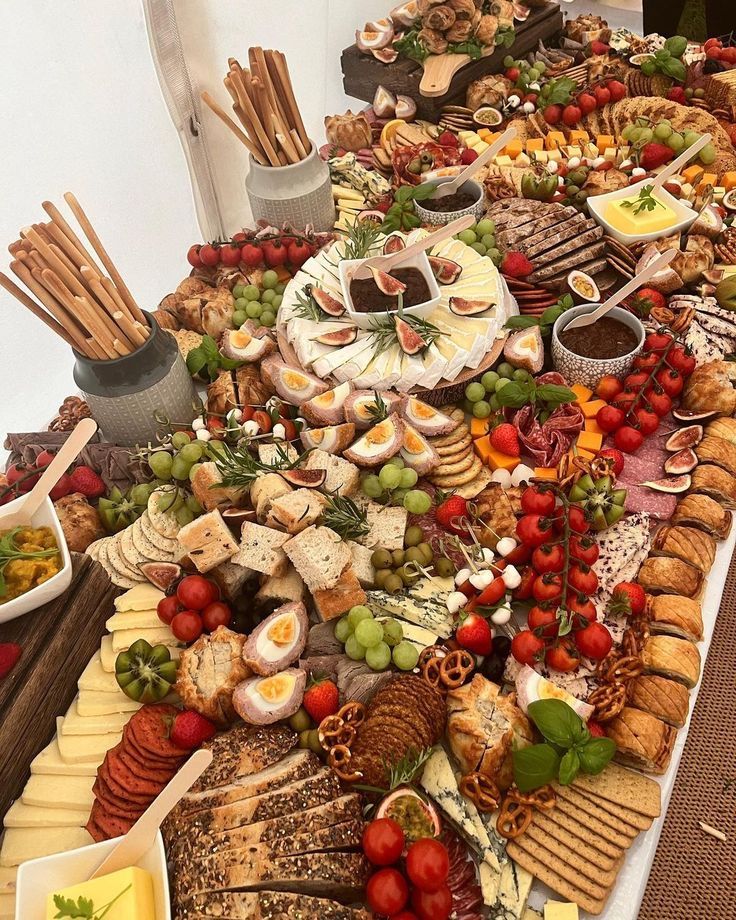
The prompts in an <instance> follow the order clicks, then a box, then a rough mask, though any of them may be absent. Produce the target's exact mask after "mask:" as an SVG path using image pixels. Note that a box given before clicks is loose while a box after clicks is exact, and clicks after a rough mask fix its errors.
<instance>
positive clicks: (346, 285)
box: [338, 252, 441, 329]
mask: <svg viewBox="0 0 736 920" xmlns="http://www.w3.org/2000/svg"><path fill="white" fill-rule="evenodd" d="M363 261H365V260H364V259H343V260H342V261H341V262H340V264H339V266H338V271H339V273H340V286H341V288H342V296H343V300H344V302H345V309H346V311H347V313H348V314H349V316H350V318H351V320H352V321H353V322H354V323H355V324H356V326H360V327H362V328H363V329H368V328H370V325H371V322H370V321H371V319H372V318H373V317H376V318H381V317H386V316H393V314H394V313H397V312H398V311H397V310H375V311H371V312H370V313H368V312H363V311H362V310H356V309H355V307H354V306H353V298H352V297H351V296H350V269H351V268H352V267H354V266H356V265H360V264H361V262H363ZM397 268H418V269H419V271H420V272H421V273H422V274H423V275H424V277H425V279H426V282H427V286H428V287H429V293H430V295H431V296H430V299H429V300H427V301H425V302H424V303H418V304H416V305H415V306H413V307H403V309H402V312H403V313H406V314H409V315H411V316H427V315H428V314H429V313H431V312H432V310H434V308H435V307H436V306H437V304H438V303H439V302H440V297H441V294H440V288H439V285H438V284H437V279H436V278H435V276H434V273H433V272H432V266H431V265H430V264H429V259H428V258H427V253H426V252H420V253H419V255H416V256H414V257H413V258H409V259H408V260H407V261H406V262H400V263H399V264H398V265H394V266H393V268H392V271H393V270H395V269H397Z"/></svg>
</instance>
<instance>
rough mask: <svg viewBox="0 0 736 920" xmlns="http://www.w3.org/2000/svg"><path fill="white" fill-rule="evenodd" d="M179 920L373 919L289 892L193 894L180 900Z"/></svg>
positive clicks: (355, 909) (362, 912)
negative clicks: (205, 919) (207, 919)
mask: <svg viewBox="0 0 736 920" xmlns="http://www.w3.org/2000/svg"><path fill="white" fill-rule="evenodd" d="M178 907H179V910H178V911H177V912H176V914H175V918H176V920H184V918H186V920H200V918H201V920H204V918H210V917H211V918H217V920H222V918H227V920H286V918H290V920H297V918H300V917H303V918H305V920H306V918H307V917H315V918H317V917H319V918H320V920H370V918H371V916H372V915H371V914H370V913H369V912H368V911H366V910H363V908H361V907H346V906H345V905H344V904H339V903H338V902H337V901H330V900H328V899H327V898H315V897H311V896H310V895H306V894H294V893H292V892H286V891H218V892H205V893H204V894H198V895H194V896H193V897H191V898H189V899H187V900H186V901H181V902H180V903H179V905H178Z"/></svg>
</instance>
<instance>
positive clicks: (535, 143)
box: [526, 137, 544, 153]
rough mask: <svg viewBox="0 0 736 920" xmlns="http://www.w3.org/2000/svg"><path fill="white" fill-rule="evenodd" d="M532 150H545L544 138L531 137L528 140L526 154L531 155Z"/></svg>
mask: <svg viewBox="0 0 736 920" xmlns="http://www.w3.org/2000/svg"><path fill="white" fill-rule="evenodd" d="M532 150H544V138H543V137H530V138H528V139H527V142H526V152H527V153H531V151H532Z"/></svg>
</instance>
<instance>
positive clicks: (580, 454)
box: [570, 448, 595, 460]
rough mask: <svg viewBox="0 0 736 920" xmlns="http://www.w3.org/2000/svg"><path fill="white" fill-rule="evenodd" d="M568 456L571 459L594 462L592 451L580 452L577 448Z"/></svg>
mask: <svg viewBox="0 0 736 920" xmlns="http://www.w3.org/2000/svg"><path fill="white" fill-rule="evenodd" d="M570 454H571V456H573V457H582V458H583V460H595V454H594V453H593V451H592V450H581V449H580V448H578V449H577V450H575V451H574V452H573V451H571V452H570Z"/></svg>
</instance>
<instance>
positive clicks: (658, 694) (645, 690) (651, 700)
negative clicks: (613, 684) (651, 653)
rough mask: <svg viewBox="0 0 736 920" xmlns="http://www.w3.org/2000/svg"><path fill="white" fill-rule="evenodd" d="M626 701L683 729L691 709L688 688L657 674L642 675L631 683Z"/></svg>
mask: <svg viewBox="0 0 736 920" xmlns="http://www.w3.org/2000/svg"><path fill="white" fill-rule="evenodd" d="M626 701H627V703H628V704H629V706H633V707H634V709H641V710H643V711H644V712H648V713H649V714H650V715H652V716H655V717H656V718H657V719H661V720H662V721H663V722H666V723H667V724H668V725H673V726H674V727H675V728H682V726H683V725H684V724H685V722H686V720H687V713H688V710H689V708H690V694H689V693H688V691H687V687H686V686H685V685H684V684H678V683H675V681H673V680H667V678H666V677H658V676H657V675H656V674H642V675H641V676H639V677H637V678H636V679H635V680H632V681H629V684H628V688H627V695H626Z"/></svg>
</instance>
